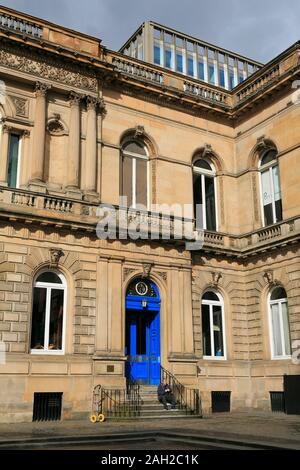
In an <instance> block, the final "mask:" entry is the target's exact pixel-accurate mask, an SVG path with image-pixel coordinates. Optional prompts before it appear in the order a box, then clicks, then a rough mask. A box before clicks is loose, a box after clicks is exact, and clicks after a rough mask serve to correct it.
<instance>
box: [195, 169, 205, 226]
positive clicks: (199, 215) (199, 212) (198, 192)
mask: <svg viewBox="0 0 300 470" xmlns="http://www.w3.org/2000/svg"><path fill="white" fill-rule="evenodd" d="M193 180H194V214H195V219H196V228H197V229H199V230H200V229H203V205H202V176H201V175H197V174H195V173H194V175H193Z"/></svg>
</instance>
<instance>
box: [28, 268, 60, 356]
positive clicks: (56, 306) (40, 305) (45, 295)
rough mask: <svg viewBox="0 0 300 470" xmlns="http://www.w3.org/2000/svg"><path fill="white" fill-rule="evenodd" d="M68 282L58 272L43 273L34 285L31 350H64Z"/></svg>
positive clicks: (50, 352)
mask: <svg viewBox="0 0 300 470" xmlns="http://www.w3.org/2000/svg"><path fill="white" fill-rule="evenodd" d="M65 315H66V281H65V278H64V276H63V275H62V274H60V273H58V272H54V271H45V272H43V273H41V274H40V275H39V276H38V277H37V279H36V281H35V283H34V288H33V307H32V327H31V352H32V353H47V354H59V353H63V352H64V330H65Z"/></svg>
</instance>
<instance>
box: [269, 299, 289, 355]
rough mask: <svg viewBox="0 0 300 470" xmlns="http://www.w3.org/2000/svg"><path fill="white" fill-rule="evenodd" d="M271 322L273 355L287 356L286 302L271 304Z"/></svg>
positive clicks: (287, 324)
mask: <svg viewBox="0 0 300 470" xmlns="http://www.w3.org/2000/svg"><path fill="white" fill-rule="evenodd" d="M271 323H272V336H273V355H274V357H275V358H276V357H289V356H290V355H291V340H290V328H289V319H288V306H287V302H276V303H273V304H271Z"/></svg>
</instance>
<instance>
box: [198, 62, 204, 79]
mask: <svg viewBox="0 0 300 470" xmlns="http://www.w3.org/2000/svg"><path fill="white" fill-rule="evenodd" d="M198 78H199V80H204V63H203V62H198Z"/></svg>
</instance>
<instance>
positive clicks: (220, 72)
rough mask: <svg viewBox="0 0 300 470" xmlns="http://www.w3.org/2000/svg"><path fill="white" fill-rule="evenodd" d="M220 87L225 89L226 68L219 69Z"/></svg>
mask: <svg viewBox="0 0 300 470" xmlns="http://www.w3.org/2000/svg"><path fill="white" fill-rule="evenodd" d="M219 85H220V86H222V87H224V88H225V72H224V67H220V68H219Z"/></svg>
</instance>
